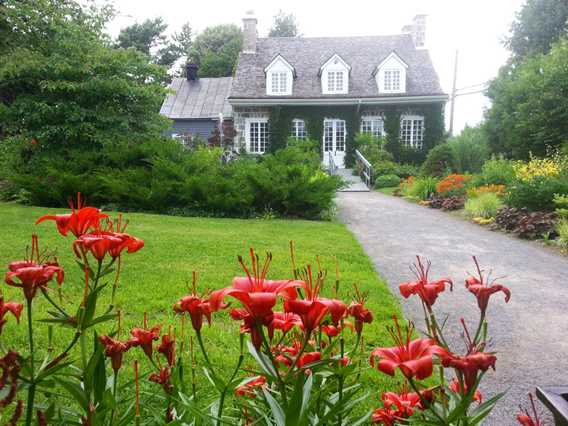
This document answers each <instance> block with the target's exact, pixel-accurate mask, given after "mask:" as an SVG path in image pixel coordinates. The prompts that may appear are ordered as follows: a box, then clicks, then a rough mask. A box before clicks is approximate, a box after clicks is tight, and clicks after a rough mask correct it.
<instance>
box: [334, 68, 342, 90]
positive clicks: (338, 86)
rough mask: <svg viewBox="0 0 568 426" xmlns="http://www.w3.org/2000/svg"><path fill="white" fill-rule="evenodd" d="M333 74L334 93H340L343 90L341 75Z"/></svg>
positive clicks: (340, 73)
mask: <svg viewBox="0 0 568 426" xmlns="http://www.w3.org/2000/svg"><path fill="white" fill-rule="evenodd" d="M335 74H336V75H335V91H336V92H341V91H342V90H343V73H342V72H337V73H335Z"/></svg>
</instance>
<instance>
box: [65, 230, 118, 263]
mask: <svg viewBox="0 0 568 426" xmlns="http://www.w3.org/2000/svg"><path fill="white" fill-rule="evenodd" d="M121 247H123V240H122V239H121V238H119V237H117V236H116V235H114V234H113V233H108V232H102V231H95V232H93V233H90V234H85V235H82V236H80V237H79V238H78V239H76V240H75V242H74V243H73V251H74V252H75V254H76V255H77V257H79V258H82V257H83V256H82V255H81V254H85V253H87V252H91V254H92V255H93V256H94V258H95V259H97V260H98V261H99V262H102V261H103V259H104V258H105V256H106V255H107V253H109V254H110V253H111V252H113V253H116V252H118V253H119V254H120V251H121Z"/></svg>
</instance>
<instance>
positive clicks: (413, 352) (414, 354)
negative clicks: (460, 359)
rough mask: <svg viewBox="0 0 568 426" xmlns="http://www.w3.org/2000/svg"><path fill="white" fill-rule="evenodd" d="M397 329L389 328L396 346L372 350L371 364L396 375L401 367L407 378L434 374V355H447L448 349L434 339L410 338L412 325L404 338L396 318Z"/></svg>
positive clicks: (425, 376) (419, 378) (390, 374)
mask: <svg viewBox="0 0 568 426" xmlns="http://www.w3.org/2000/svg"><path fill="white" fill-rule="evenodd" d="M395 325H396V333H395V330H394V329H392V328H389V333H390V335H391V336H392V338H393V340H394V341H395V342H396V344H397V345H396V346H395V347H392V348H377V349H375V350H373V351H372V352H371V359H370V364H371V366H373V367H374V366H375V362H376V360H377V359H378V363H377V368H378V369H379V370H380V371H382V372H383V373H385V374H388V375H389V376H394V373H395V371H396V369H400V371H401V372H402V374H404V376H405V377H406V378H412V377H416V378H417V379H418V380H422V379H425V378H427V377H430V376H431V375H432V369H433V356H434V355H438V356H446V355H447V351H446V350H445V349H443V348H442V347H440V346H438V345H437V344H436V341H435V340H433V339H426V338H422V339H415V340H412V341H411V340H410V337H411V335H412V330H413V328H412V326H409V327H408V328H407V329H406V337H405V338H403V336H402V333H401V331H400V327H399V325H398V321H397V320H396V318H395Z"/></svg>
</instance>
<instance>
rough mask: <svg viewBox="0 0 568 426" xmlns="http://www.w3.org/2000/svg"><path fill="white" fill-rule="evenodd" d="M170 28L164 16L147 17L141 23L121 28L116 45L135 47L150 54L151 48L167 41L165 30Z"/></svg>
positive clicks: (125, 47)
mask: <svg viewBox="0 0 568 426" xmlns="http://www.w3.org/2000/svg"><path fill="white" fill-rule="evenodd" d="M167 28H168V24H166V23H165V22H164V20H163V18H155V19H146V20H145V21H144V22H142V23H141V24H139V23H135V24H132V25H129V26H128V27H126V28H123V29H121V30H120V33H119V34H118V38H117V40H116V46H117V47H119V48H122V49H128V48H129V47H133V48H134V49H136V50H138V51H139V52H142V53H144V54H146V55H148V56H150V50H151V49H153V48H155V47H158V46H159V45H161V44H163V43H164V42H165V41H166V36H165V35H164V32H165V31H166V29H167Z"/></svg>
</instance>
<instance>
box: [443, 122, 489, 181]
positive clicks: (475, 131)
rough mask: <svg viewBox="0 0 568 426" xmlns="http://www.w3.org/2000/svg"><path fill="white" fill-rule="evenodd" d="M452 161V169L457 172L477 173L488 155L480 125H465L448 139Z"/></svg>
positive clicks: (485, 140)
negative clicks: (457, 133) (456, 134)
mask: <svg viewBox="0 0 568 426" xmlns="http://www.w3.org/2000/svg"><path fill="white" fill-rule="evenodd" d="M448 145H449V146H450V148H451V149H452V153H453V157H454V162H453V167H452V169H453V170H455V171H456V172H457V173H461V174H464V173H477V172H479V171H480V170H481V167H482V166H483V163H484V162H485V160H487V158H488V157H489V147H488V146H487V139H486V136H485V133H484V131H483V129H482V128H480V127H474V128H472V127H467V126H466V127H465V129H463V130H462V132H461V133H460V134H459V135H458V136H454V137H452V138H450V139H449V140H448Z"/></svg>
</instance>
